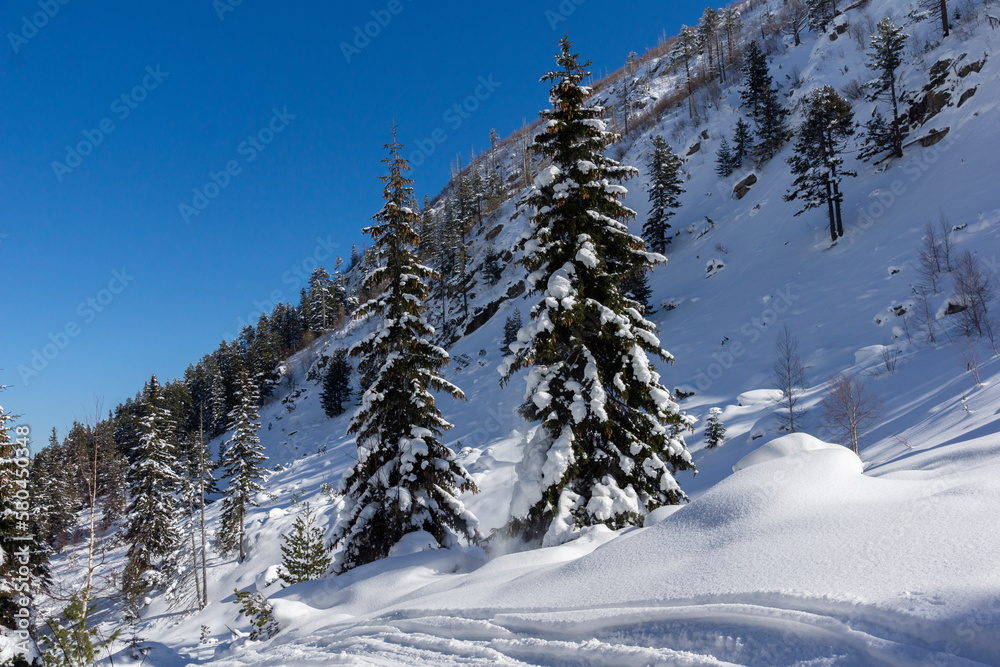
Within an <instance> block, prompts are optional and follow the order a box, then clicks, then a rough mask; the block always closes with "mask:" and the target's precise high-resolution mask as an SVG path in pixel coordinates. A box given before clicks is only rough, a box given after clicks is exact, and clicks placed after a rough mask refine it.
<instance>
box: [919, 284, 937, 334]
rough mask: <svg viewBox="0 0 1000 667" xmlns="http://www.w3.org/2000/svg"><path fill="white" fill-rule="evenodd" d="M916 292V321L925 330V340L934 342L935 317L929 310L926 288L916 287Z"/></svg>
mask: <svg viewBox="0 0 1000 667" xmlns="http://www.w3.org/2000/svg"><path fill="white" fill-rule="evenodd" d="M916 293H917V305H916V313H915V314H916V318H917V322H918V323H919V324H920V328H921V329H924V330H926V331H927V342H928V343H933V342H934V325H935V324H936V319H935V317H934V313H932V312H931V304H930V301H929V300H928V299H927V289H926V288H924V287H918V288H916Z"/></svg>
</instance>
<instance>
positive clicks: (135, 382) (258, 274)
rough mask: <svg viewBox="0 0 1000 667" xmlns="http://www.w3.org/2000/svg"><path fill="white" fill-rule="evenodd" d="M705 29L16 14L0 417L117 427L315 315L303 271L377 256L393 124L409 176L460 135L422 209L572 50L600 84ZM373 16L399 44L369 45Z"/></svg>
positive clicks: (434, 172)
mask: <svg viewBox="0 0 1000 667" xmlns="http://www.w3.org/2000/svg"><path fill="white" fill-rule="evenodd" d="M237 2H239V4H236V3H237ZM62 3H65V4H62ZM303 5H304V6H303ZM560 7H561V8H562V9H560ZM569 9H572V12H571V13H570V12H569V11H567V10H569ZM702 9H703V7H702V6H701V5H696V4H693V3H688V2H655V3H654V2H624V3H623V2H604V1H602V0H564V1H563V2H562V4H561V5H560V2H559V1H558V0H551V2H537V1H535V2H529V1H521V0H514V1H508V2H496V3H475V2H444V3H427V2H414V1H413V0H409V1H408V0H395V1H394V2H389V1H388V0H385V1H383V0H375V1H374V2H358V3H318V2H313V3H277V2H264V1H260V0H256V1H253V2H251V1H249V0H243V1H242V2H240V1H239V0H216V2H214V3H213V1H212V0H178V1H176V2H170V3H145V2H140V3H112V4H106V3H88V2H83V0H9V1H8V2H5V3H3V7H2V9H0V27H2V30H3V37H4V39H3V44H2V45H0V53H2V56H0V63H2V65H0V66H2V68H3V84H4V85H3V94H2V95H0V127H3V140H2V142H0V211H2V214H0V266H2V275H3V283H2V286H3V306H2V307H3V312H4V315H5V317H4V324H3V327H2V328H0V369H2V370H0V384H7V385H11V387H10V388H9V389H8V390H7V391H5V392H4V393H3V394H2V395H0V402H2V404H3V405H4V407H5V408H6V409H7V410H8V411H13V412H15V413H20V414H22V415H24V418H23V419H22V422H21V423H26V424H30V425H31V426H32V427H33V436H34V439H35V441H36V443H37V444H41V442H40V441H44V439H45V437H46V436H47V433H48V431H50V430H51V428H52V427H53V426H55V427H56V428H58V430H59V432H60V436H62V435H64V434H65V432H66V430H67V428H68V426H69V425H70V424H71V423H72V422H73V420H74V419H87V418H89V417H91V416H92V415H93V413H94V405H95V399H96V397H103V402H104V410H105V411H107V410H108V409H109V408H110V407H113V406H114V405H116V404H117V403H119V402H121V401H123V400H124V399H125V398H126V397H128V396H131V395H134V394H135V392H136V391H137V390H139V389H140V388H141V387H142V384H143V382H144V380H146V379H148V377H149V376H150V375H151V374H153V373H155V374H156V375H158V376H160V377H161V378H170V377H177V376H179V375H181V374H183V372H184V369H185V368H186V367H187V365H188V364H189V363H192V362H194V361H197V360H198V359H199V358H200V357H201V356H202V355H203V354H205V353H207V352H210V351H211V350H213V349H214V348H215V347H216V346H217V345H218V343H219V341H220V340H222V338H223V337H224V336H226V337H232V336H235V335H236V334H237V333H238V331H239V328H240V320H241V318H242V319H248V320H251V321H256V318H257V316H258V315H259V313H260V306H264V307H266V308H267V309H268V310H269V309H270V303H269V302H270V301H271V298H272V296H279V297H280V298H281V299H282V300H292V301H297V299H298V296H297V295H298V290H299V286H300V285H299V284H298V278H297V277H296V269H298V270H299V271H302V270H305V271H306V272H308V269H309V268H311V266H312V265H311V263H310V261H311V260H310V259H309V258H310V257H312V256H313V255H314V254H316V253H318V254H319V256H320V257H324V256H326V255H327V253H339V254H341V255H343V256H344V257H345V258H346V257H347V256H348V255H349V253H350V248H351V243H352V242H354V243H357V244H358V245H359V246H360V245H361V244H362V243H363V242H364V241H365V239H364V238H363V237H362V235H361V232H360V230H361V228H362V226H364V225H365V224H367V222H368V220H369V217H370V216H371V214H372V213H373V212H375V211H377V210H378V209H379V208H380V205H381V204H380V197H381V187H380V184H379V182H378V180H377V178H378V176H379V175H380V173H381V167H382V165H381V164H380V160H381V159H382V157H383V152H382V144H384V143H385V142H386V141H387V140H388V138H389V126H390V124H391V122H392V120H393V119H395V122H396V123H397V124H398V125H399V138H400V140H402V141H403V142H404V143H405V144H407V146H408V150H407V151H406V153H407V154H408V155H413V150H414V147H415V146H416V145H417V142H418V141H419V140H425V141H426V140H429V139H430V137H431V136H432V134H433V133H434V130H435V129H438V128H441V129H442V130H443V131H444V133H445V135H446V136H447V139H446V140H445V141H444V142H443V143H440V144H437V145H436V146H435V150H434V152H433V154H431V155H430V156H429V157H428V158H427V159H426V160H425V161H424V163H423V164H422V165H420V166H419V167H417V168H415V169H414V172H413V176H414V178H415V179H416V191H417V194H418V196H420V197H422V195H423V193H428V194H430V195H432V196H433V195H434V194H435V193H437V192H438V191H440V189H441V187H442V186H443V185H444V183H445V182H446V180H447V177H448V166H449V163H450V162H451V161H452V160H453V159H454V158H455V156H456V155H457V154H458V153H462V154H463V156H467V155H468V153H469V150H470V148H472V147H474V148H475V149H476V150H477V151H479V150H482V149H483V148H484V147H486V146H487V145H488V138H489V131H490V128H496V130H497V132H499V134H500V136H502V137H503V136H506V135H508V134H509V133H510V132H512V131H513V130H515V129H517V128H518V127H520V126H521V124H522V122H523V120H525V119H527V120H529V121H530V120H532V119H534V118H535V117H536V115H537V112H538V110H539V109H541V108H543V107H545V106H546V105H547V96H548V95H547V89H546V87H545V86H544V85H543V84H540V83H539V82H538V79H539V76H540V75H541V74H542V73H543V72H544V71H546V70H547V69H550V68H551V67H552V66H553V60H552V56H553V55H554V54H555V53H556V50H557V41H558V39H559V37H561V36H562V34H563V32H564V31H568V32H569V35H570V38H571V39H572V40H573V41H574V44H575V46H576V50H578V51H580V52H581V53H582V54H583V55H584V56H585V57H586V58H589V59H591V60H593V61H594V68H593V69H594V71H595V73H596V72H598V71H600V72H603V71H604V70H613V69H617V68H618V67H619V66H621V64H622V63H623V62H624V60H625V57H626V55H627V54H628V52H629V51H632V50H634V51H638V52H642V51H643V50H645V48H647V47H649V46H654V45H655V44H656V42H657V39H658V37H659V35H660V34H661V33H662V32H663V31H664V30H666V32H667V34H668V35H672V34H675V33H676V32H677V30H678V29H679V28H680V25H681V24H682V23H689V24H693V23H695V22H696V20H697V17H698V16H699V15H700V14H701V11H702ZM393 10H395V13H394V12H393ZM373 11H374V12H376V16H375V17H374V18H373V15H372V13H371V12H373ZM46 12H47V14H46ZM220 14H221V18H220ZM49 15H51V16H49ZM376 18H379V19H381V20H382V22H383V23H385V24H386V25H384V27H382V26H379V27H378V34H377V35H376V36H375V37H373V38H370V41H369V43H367V44H365V42H364V40H363V39H357V41H356V42H355V38H356V36H357V33H356V30H355V29H356V28H359V29H362V30H363V29H364V27H365V24H366V23H369V22H372V21H374V20H375V19H376ZM551 23H555V24H556V25H555V28H553V27H552V25H551ZM37 26H41V27H37ZM368 28H369V31H370V32H373V33H374V32H376V30H375V26H374V25H371V26H368ZM344 42H347V43H350V44H352V47H353V48H352V49H351V50H349V52H348V53H347V54H346V55H345V49H344V47H343V46H342V43H344ZM357 45H360V46H362V47H363V48H360V49H358V47H357ZM354 49H357V50H356V51H355V50H354ZM348 58H349V59H350V62H348ZM480 77H482V78H483V79H485V80H486V81H492V83H491V85H490V88H492V91H489V92H488V91H487V88H485V87H482V88H480V89H479V92H480V94H481V95H482V96H484V97H485V98H486V99H484V100H483V101H482V102H481V104H480V106H479V108H478V109H477V110H476V111H475V112H473V113H470V114H468V116H467V117H465V118H462V117H460V116H457V115H456V114H454V112H452V113H451V114H448V115H446V113H447V112H448V111H449V109H451V108H452V107H453V105H455V104H456V103H460V102H461V101H462V100H464V99H465V98H466V97H468V96H469V95H473V94H475V93H476V92H477V87H479V86H481V79H480ZM491 77H492V79H491ZM497 84H498V85H497ZM275 110H277V113H276V111H275ZM291 116H294V118H292V117H291ZM438 136H440V134H439V135H438ZM250 138H253V140H252V141H250V140H249V139H250ZM424 145H425V146H426V145H427V144H426V143H425V144H424ZM67 147H73V148H74V150H73V151H72V152H68V151H67ZM76 149H79V150H78V151H77V150H76ZM53 163H58V164H55V165H54V164H53ZM227 166H228V167H229V168H231V170H232V172H233V173H232V174H225V173H224V172H225V171H226V169H227ZM210 172H214V173H215V180H216V182H217V183H219V184H223V185H224V187H221V188H216V187H215V184H213V182H212V178H211V176H210ZM227 181H228V182H227ZM206 185H207V186H208V187H207V192H205V190H206ZM196 188H197V189H199V190H201V191H202V192H203V193H205V194H208V195H213V198H212V199H204V200H202V199H199V198H197V197H196V195H195V193H194V190H195V189H196ZM182 204H185V205H187V206H190V207H191V210H186V211H182V210H181V208H180V207H181V205H182ZM196 204H197V205H198V206H200V207H203V210H200V211H198V213H197V215H193V214H192V211H193V210H197V209H196V208H195V205H196ZM206 204H207V205H206ZM185 212H186V215H185ZM318 239H321V240H322V241H321V242H320V241H318ZM331 244H332V245H339V248H334V249H333V250H328V248H327V246H329V245H331ZM325 263H326V264H327V265H329V266H331V267H332V265H333V258H332V256H331V257H330V259H329V260H328V261H327V262H325ZM46 346H48V347H46ZM36 352H37V353H38V354H37V355H36V354H35V353H36ZM22 367H23V368H29V369H32V371H33V372H37V374H32V375H27V376H26V377H22V373H21V372H19V369H21V368H22Z"/></svg>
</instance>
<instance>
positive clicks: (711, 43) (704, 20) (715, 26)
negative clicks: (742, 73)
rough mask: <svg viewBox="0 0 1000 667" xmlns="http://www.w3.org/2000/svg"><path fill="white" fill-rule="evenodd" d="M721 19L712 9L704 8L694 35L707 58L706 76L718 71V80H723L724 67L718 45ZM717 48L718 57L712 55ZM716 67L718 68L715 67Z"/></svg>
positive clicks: (719, 45) (719, 44)
mask: <svg viewBox="0 0 1000 667" xmlns="http://www.w3.org/2000/svg"><path fill="white" fill-rule="evenodd" d="M720 22H721V18H720V16H719V14H718V12H716V11H715V10H714V9H712V8H711V7H706V8H705V11H704V12H703V13H702V15H701V20H700V21H699V22H698V28H697V30H696V35H697V37H698V45H699V46H700V47H701V50H702V52H703V53H704V54H705V56H707V62H708V69H707V72H706V74H708V75H709V76H711V75H713V74H714V73H715V72H716V69H718V71H719V74H720V79H721V80H723V81H724V80H725V77H724V74H723V73H724V72H725V67H724V66H723V63H722V50H721V46H722V45H721V43H719V39H718V37H719V25H720ZM717 48H718V57H717V58H716V57H715V55H714V53H713V52H714V51H716V49H717ZM716 65H718V67H716Z"/></svg>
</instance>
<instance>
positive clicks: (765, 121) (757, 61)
mask: <svg viewBox="0 0 1000 667" xmlns="http://www.w3.org/2000/svg"><path fill="white" fill-rule="evenodd" d="M742 72H743V81H744V88H743V90H742V91H741V92H740V99H741V100H742V103H741V104H742V106H744V107H746V108H747V110H748V113H747V115H749V116H751V117H752V118H753V119H754V123H755V126H756V129H757V151H758V155H759V157H760V158H761V159H770V158H773V157H774V155H775V153H777V152H778V149H779V148H781V144H783V143H784V141H785V138H786V137H787V135H788V130H787V128H786V127H785V114H786V112H785V110H784V108H782V106H781V102H780V101H779V100H778V91H777V89H776V88H774V80H773V79H772V78H771V74H770V72H769V70H768V65H767V56H766V55H764V52H763V51H762V50H761V49H760V45H759V44H757V42H756V41H753V42H750V45H749V46H748V47H747V51H746V54H744V56H743V68H742ZM737 130H738V131H739V128H737Z"/></svg>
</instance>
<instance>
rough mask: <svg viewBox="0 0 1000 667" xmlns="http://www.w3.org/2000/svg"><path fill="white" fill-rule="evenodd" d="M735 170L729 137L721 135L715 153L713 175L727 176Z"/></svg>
mask: <svg viewBox="0 0 1000 667" xmlns="http://www.w3.org/2000/svg"><path fill="white" fill-rule="evenodd" d="M734 171H736V165H735V160H734V159H733V149H732V148H730V147H729V139H726V138H725V137H722V142H721V143H720V144H719V150H718V151H716V153H715V175H716V176H718V177H719V178H729V177H730V176H732V175H733V172H734Z"/></svg>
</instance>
